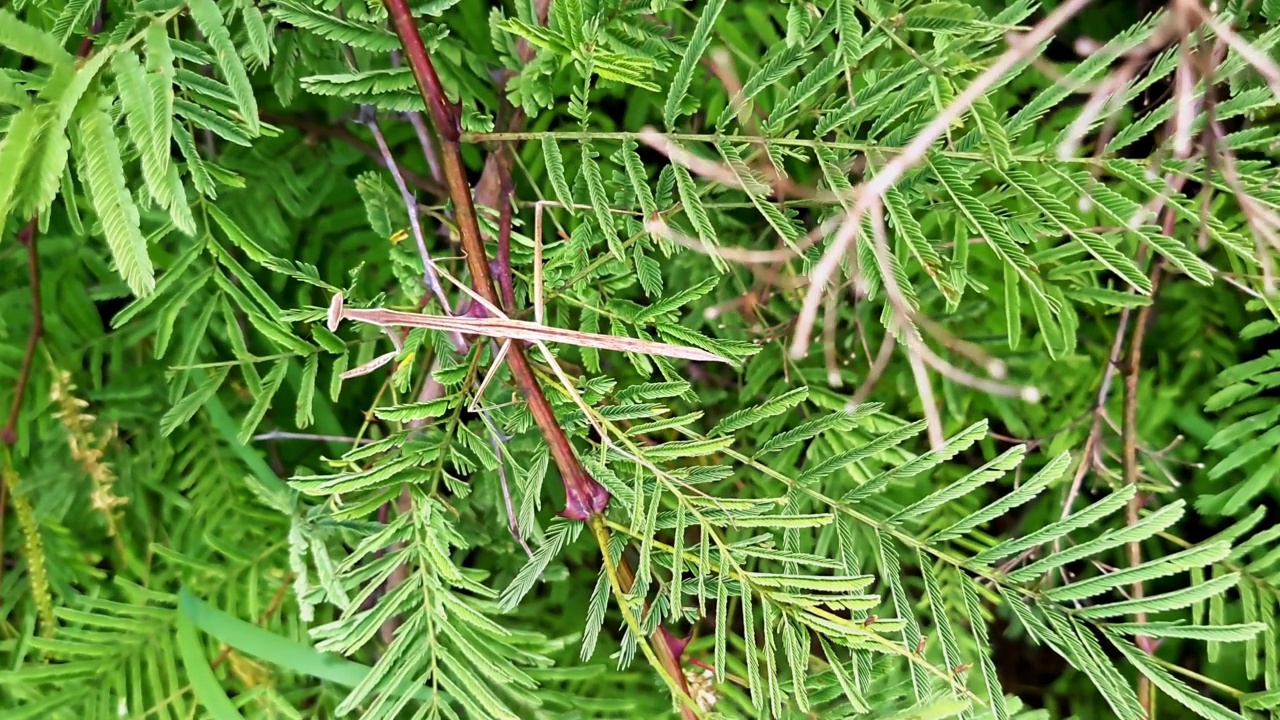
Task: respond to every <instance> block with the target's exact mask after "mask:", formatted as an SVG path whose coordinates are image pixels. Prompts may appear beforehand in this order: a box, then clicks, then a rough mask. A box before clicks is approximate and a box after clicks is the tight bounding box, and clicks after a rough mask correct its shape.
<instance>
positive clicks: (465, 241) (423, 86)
mask: <svg viewBox="0 0 1280 720" xmlns="http://www.w3.org/2000/svg"><path fill="white" fill-rule="evenodd" d="M386 6H387V12H388V14H389V15H390V18H391V24H392V26H393V27H394V29H395V33H396V35H397V36H398V37H399V38H400V44H401V45H402V46H403V48H404V51H405V59H406V61H407V62H408V63H409V67H410V69H411V70H412V71H413V76H414V79H415V80H416V81H417V83H418V90H419V92H420V93H421V94H422V99H423V100H424V101H425V102H426V104H427V107H428V108H429V109H430V111H431V119H432V121H433V123H434V125H435V129H436V135H437V136H438V137H439V139H440V156H441V157H440V159H441V164H442V165H443V169H444V176H445V182H446V183H447V184H448V189H449V197H450V198H451V199H452V200H453V206H454V213H455V217H456V219H457V221H458V231H459V234H460V235H461V236H462V248H463V252H464V254H465V255H466V260H467V268H468V269H469V270H470V271H471V282H472V283H473V285H474V287H475V290H476V291H477V292H478V293H479V294H480V296H481V297H483V298H484V299H485V300H487V301H488V302H489V303H490V304H492V305H495V306H498V305H500V304H501V303H500V300H499V298H498V293H497V291H496V289H495V288H494V283H493V278H492V276H491V275H490V273H489V259H488V256H487V254H486V252H485V247H484V240H483V239H482V238H481V237H480V225H479V223H478V222H477V221H476V213H475V205H474V204H473V202H472V198H471V184H470V183H469V182H468V181H467V176H466V170H465V168H464V167H463V163H462V153H461V151H460V148H459V146H458V139H459V136H460V128H459V125H458V114H457V109H456V108H455V107H454V106H453V105H451V104H450V103H449V101H448V100H447V98H446V97H445V93H444V87H443V86H442V85H441V84H440V77H439V76H438V75H437V74H436V70H435V66H434V65H433V64H432V62H431V57H430V55H428V54H427V48H426V46H425V45H424V44H423V42H422V36H421V35H420V34H419V32H418V27H417V25H416V24H415V22H414V19H413V15H412V13H411V12H410V10H409V4H408V2H407V0H386ZM506 361H507V365H508V367H510V368H511V375H512V376H513V377H514V378H515V381H516V384H517V385H518V386H519V388H520V391H521V393H522V394H523V395H524V396H525V400H526V401H527V402H528V403H529V411H530V412H531V413H532V415H533V419H534V422H535V423H536V424H537V425H538V429H539V430H541V431H542V435H543V437H544V438H546V442H547V446H548V447H549V448H550V450H551V456H552V458H553V459H554V460H555V463H556V467H557V468H559V470H560V475H561V478H562V480H563V481H564V491H565V508H564V511H563V513H562V514H563V515H564V516H565V517H568V518H571V519H574V520H586V519H588V518H590V517H591V516H592V515H597V514H599V513H602V512H604V509H605V508H606V507H607V506H608V503H609V493H608V491H607V490H605V488H604V486H603V485H601V484H600V483H598V482H596V480H595V478H593V477H591V475H590V474H588V473H587V471H586V469H585V468H583V467H582V463H581V462H579V461H578V457H577V455H576V454H575V453H574V450H573V446H572V445H571V444H570V442H569V438H568V436H567V435H565V432H564V429H563V428H561V427H560V423H559V422H558V421H557V420H556V417H555V413H554V411H553V410H552V409H551V403H549V402H547V398H546V396H545V395H544V394H543V392H542V388H541V386H539V385H538V381H537V379H536V378H535V377H534V375H533V368H532V367H531V366H530V365H529V361H528V359H527V358H526V357H525V354H524V351H523V350H522V349H521V348H520V347H519V346H518V345H512V347H511V350H510V351H509V352H508V353H507V357H506Z"/></svg>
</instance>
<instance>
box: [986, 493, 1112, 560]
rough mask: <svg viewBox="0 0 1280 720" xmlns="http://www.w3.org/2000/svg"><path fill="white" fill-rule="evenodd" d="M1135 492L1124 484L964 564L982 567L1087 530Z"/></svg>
mask: <svg viewBox="0 0 1280 720" xmlns="http://www.w3.org/2000/svg"><path fill="white" fill-rule="evenodd" d="M1136 492H1137V487H1135V486H1133V485H1127V486H1125V487H1123V488H1121V489H1119V490H1116V491H1115V492H1113V493H1111V494H1110V495H1108V496H1106V497H1104V498H1102V499H1101V500H1099V501H1097V502H1095V503H1093V504H1092V505H1090V506H1088V507H1086V508H1085V509H1083V510H1081V511H1080V512H1078V513H1073V514H1072V515H1070V516H1068V517H1067V518H1066V519H1064V520H1059V521H1058V522H1055V523H1050V524H1049V525H1046V526H1044V527H1042V528H1040V529H1039V530H1036V531H1034V532H1031V533H1028V534H1026V535H1024V536H1022V537H1020V538H1012V539H1009V540H1005V541H1004V542H1001V543H999V544H998V545H996V546H995V547H992V548H989V549H987V550H983V551H982V552H980V553H978V554H977V555H975V556H974V557H973V558H972V559H971V560H970V561H969V562H968V563H967V564H968V565H969V566H970V567H982V566H984V565H986V564H988V563H990V562H991V561H993V560H999V559H1000V558H1004V557H1009V556H1010V555H1016V554H1018V553H1020V552H1022V551H1024V550H1030V549H1031V548H1033V547H1036V546H1037V545H1042V544H1044V543H1047V542H1053V541H1054V540H1057V539H1058V538H1061V537H1065V536H1066V535H1067V534H1068V533H1070V532H1072V531H1074V530H1079V529H1080V528H1083V527H1089V526H1090V525H1092V524H1093V523H1095V522H1097V521H1098V520H1101V519H1102V518H1104V517H1106V516H1108V515H1110V514H1111V513H1114V512H1116V511H1117V510H1119V509H1120V508H1122V507H1124V505H1125V503H1127V502H1128V501H1129V499H1130V498H1131V497H1133V495H1134V493H1136Z"/></svg>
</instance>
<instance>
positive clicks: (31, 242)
mask: <svg viewBox="0 0 1280 720" xmlns="http://www.w3.org/2000/svg"><path fill="white" fill-rule="evenodd" d="M39 236H40V228H39V218H34V217H33V218H31V220H30V221H28V222H27V224H26V225H25V226H24V227H23V228H22V229H21V230H19V231H18V242H19V243H21V244H22V245H24V246H26V248H27V277H29V278H30V280H31V330H30V332H28V333H27V348H26V350H25V351H24V352H23V354H22V367H21V369H20V370H18V382H17V384H15V385H14V390H13V404H12V405H10V406H9V419H8V421H7V422H5V424H4V428H0V442H2V443H4V444H5V445H13V444H14V443H16V442H17V441H18V416H19V414H21V412H22V398H23V396H25V395H26V393H27V385H28V384H29V383H30V382H31V367H32V365H34V364H35V357H36V346H38V345H39V344H40V339H41V338H42V337H44V307H43V306H42V305H41V303H40V255H39V250H38V248H37V240H38V239H39Z"/></svg>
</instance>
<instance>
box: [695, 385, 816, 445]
mask: <svg viewBox="0 0 1280 720" xmlns="http://www.w3.org/2000/svg"><path fill="white" fill-rule="evenodd" d="M808 398H809V388H808V387H803V386H802V387H798V388H795V389H794V390H789V391H787V392H785V393H783V394H781V395H778V396H777V397H773V398H769V399H768V400H766V401H764V402H763V403H760V404H759V405H755V406H753V407H749V408H744V409H742V410H739V411H738V412H735V413H733V414H732V415H729V416H727V417H725V418H724V419H723V420H721V421H720V422H719V423H716V426H715V427H714V428H712V430H711V432H710V433H709V434H711V435H725V434H729V433H733V432H735V431H737V430H741V429H742V428H744V427H747V426H748V425H754V424H756V423H758V422H760V421H761V420H765V419H768V418H771V417H773V416H775V415H781V414H782V413H785V412H787V411H788V410H790V409H791V408H793V407H795V406H796V405H799V404H800V403H802V402H804V401H805V400H807V399H808Z"/></svg>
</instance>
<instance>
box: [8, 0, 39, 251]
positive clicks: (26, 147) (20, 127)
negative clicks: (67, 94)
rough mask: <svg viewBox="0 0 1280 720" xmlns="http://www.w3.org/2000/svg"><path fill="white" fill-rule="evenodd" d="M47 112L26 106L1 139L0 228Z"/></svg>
mask: <svg viewBox="0 0 1280 720" xmlns="http://www.w3.org/2000/svg"><path fill="white" fill-rule="evenodd" d="M2 21H3V18H0V22H2ZM46 115H47V113H45V112H44V111H42V110H41V109H40V108H37V107H34V106H33V107H27V108H23V109H22V110H20V111H19V112H18V114H17V115H14V116H13V117H12V119H10V121H9V132H8V134H7V135H5V136H4V140H3V141H0V230H3V229H4V225H5V220H7V219H8V217H9V209H10V208H11V207H12V201H13V197H14V194H15V192H16V191H17V190H18V189H19V185H18V181H19V179H20V178H21V177H22V171H23V169H24V168H26V165H27V161H28V160H29V159H30V157H31V155H32V150H34V149H35V147H36V142H37V138H39V136H40V132H41V131H42V130H43V129H44V127H45V125H46V122H47V121H46V117H45V116H46Z"/></svg>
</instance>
